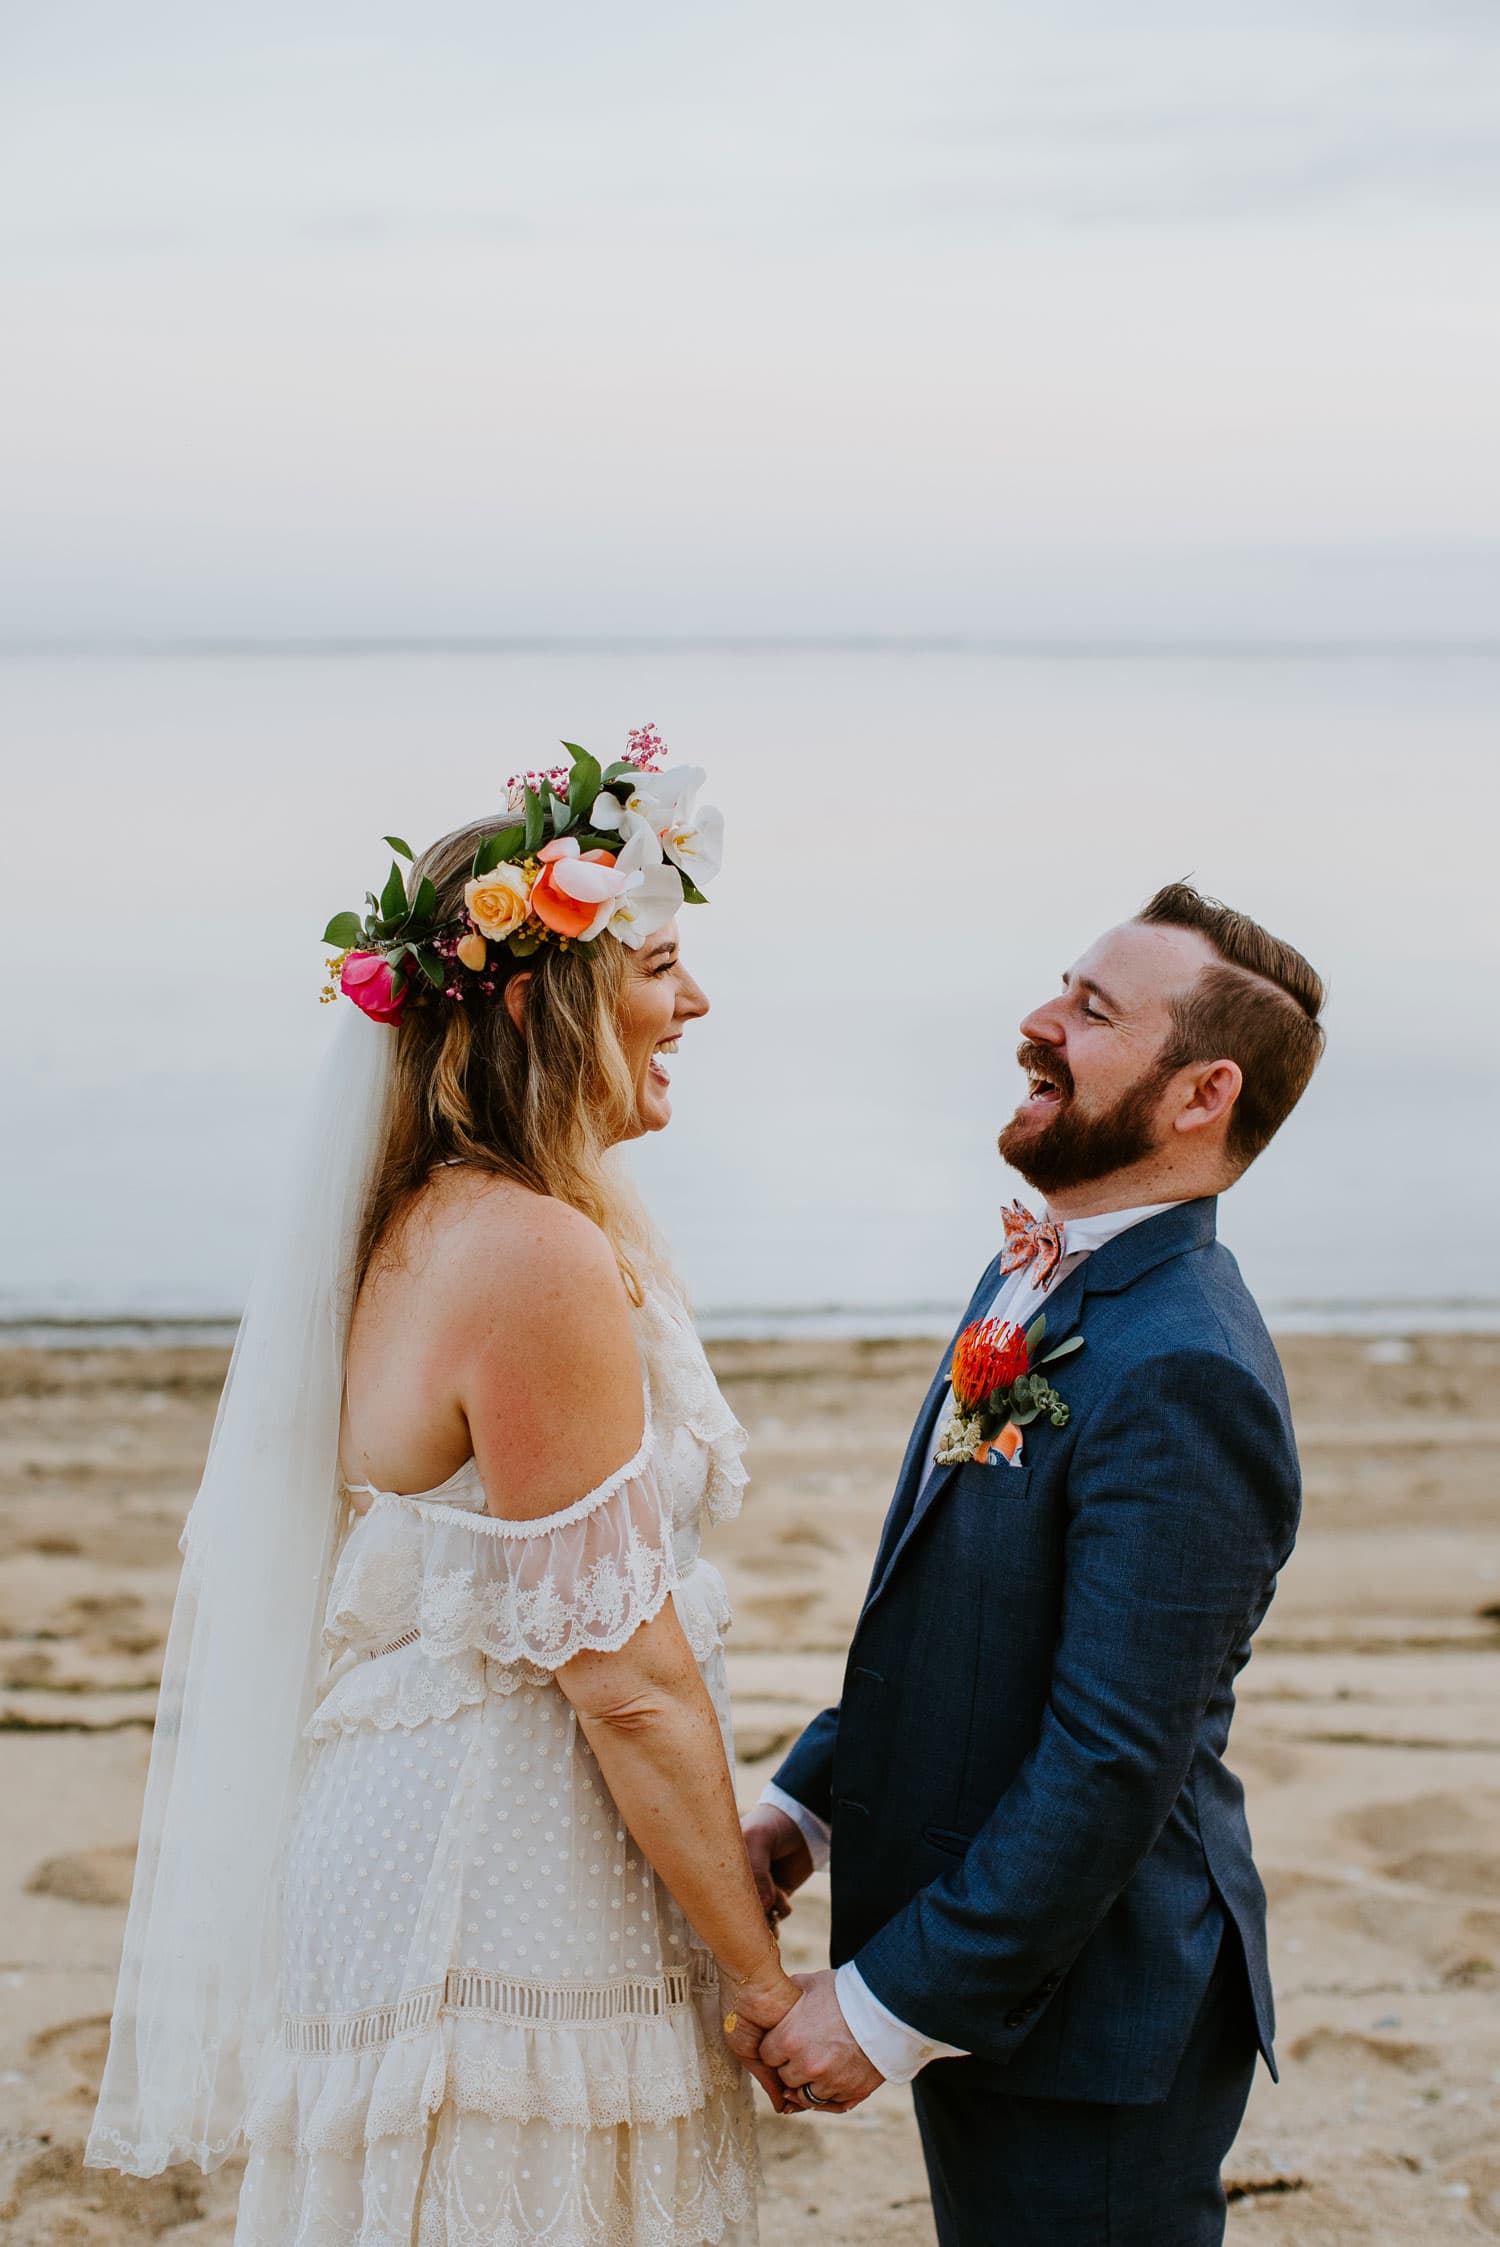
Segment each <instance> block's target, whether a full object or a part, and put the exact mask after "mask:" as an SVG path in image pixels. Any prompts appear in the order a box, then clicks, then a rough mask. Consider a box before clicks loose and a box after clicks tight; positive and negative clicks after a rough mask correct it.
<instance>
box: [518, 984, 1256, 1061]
mask: <svg viewBox="0 0 1500 2247" xmlns="http://www.w3.org/2000/svg"><path fill="white" fill-rule="evenodd" d="M530 990H531V970H530V968H529V967H528V968H523V969H522V970H521V973H520V974H519V975H513V976H512V977H511V979H510V981H509V982H508V983H507V984H506V986H505V991H504V994H503V995H504V999H505V1011H506V1013H507V1014H508V1015H509V1016H510V1018H511V1020H512V1022H514V1024H515V1026H516V1028H517V1029H518V1030H519V1031H520V1033H521V1035H522V1037H523V1038H524V1037H525V1035H526V1001H527V998H528V996H529V994H530ZM1233 1066H1234V1064H1233V1062H1231V1063H1230V1067H1231V1068H1233Z"/></svg>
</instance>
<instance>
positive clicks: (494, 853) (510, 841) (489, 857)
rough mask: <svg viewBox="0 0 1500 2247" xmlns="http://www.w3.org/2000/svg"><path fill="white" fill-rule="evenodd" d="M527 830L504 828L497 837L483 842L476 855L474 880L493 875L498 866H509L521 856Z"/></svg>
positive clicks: (493, 836) (491, 837) (494, 836)
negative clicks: (514, 859)
mask: <svg viewBox="0 0 1500 2247" xmlns="http://www.w3.org/2000/svg"><path fill="white" fill-rule="evenodd" d="M524 841H525V830H524V829H523V828H521V827H502V828H501V829H500V832H499V833H498V834H496V835H491V836H490V837H489V838H488V840H487V841H485V842H482V843H481V844H480V846H479V848H478V850H476V851H475V853H474V879H475V881H476V882H477V881H480V880H481V879H482V878H483V877H484V875H486V874H493V873H494V871H495V868H496V867H497V866H508V865H509V864H510V862H511V860H512V859H513V858H519V857H520V856H521V847H522V844H523V843H524Z"/></svg>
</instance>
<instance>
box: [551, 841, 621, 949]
mask: <svg viewBox="0 0 1500 2247" xmlns="http://www.w3.org/2000/svg"><path fill="white" fill-rule="evenodd" d="M570 842H572V844H573V848H572V849H571V850H569V849H568V847H567V846H568V844H569V843H570ZM541 856H542V860H543V865H542V870H541V872H540V873H539V874H538V876H537V878H536V885H535V887H534V888H533V890H532V892H531V910H532V912H533V913H534V914H535V915H536V917H537V919H538V920H539V921H541V922H542V923H543V925H544V926H545V927H547V928H550V929H551V930H552V931H553V933H554V934H555V935H557V936H571V937H579V936H584V935H586V934H587V933H588V931H589V930H590V929H591V928H592V927H593V925H594V923H595V921H596V920H597V919H598V918H599V909H600V907H601V906H602V905H603V904H604V902H605V900H606V899H607V898H614V897H617V896H618V895H619V894H620V892H621V891H622V890H623V889H624V887H625V884H624V881H623V880H622V879H621V878H620V876H619V875H617V874H616V873H615V872H614V863H615V854H614V852H613V851H612V850H586V851H582V852H580V850H579V848H578V845H577V843H576V841H574V839H573V837H572V836H564V837H563V838H562V839H561V841H559V842H555V843H549V844H548V845H547V847H546V849H545V850H544V851H543V852H542V853H541ZM595 869H596V870H595Z"/></svg>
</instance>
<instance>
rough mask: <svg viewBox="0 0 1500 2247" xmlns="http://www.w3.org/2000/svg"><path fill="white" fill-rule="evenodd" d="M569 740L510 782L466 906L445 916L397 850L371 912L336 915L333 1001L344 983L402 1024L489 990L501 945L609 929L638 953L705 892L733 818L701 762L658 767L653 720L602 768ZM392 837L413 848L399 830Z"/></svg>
mask: <svg viewBox="0 0 1500 2247" xmlns="http://www.w3.org/2000/svg"><path fill="white" fill-rule="evenodd" d="M563 747H564V748H565V749H566V750H567V752H568V755H569V758H570V759H571V763H569V764H566V765H556V766H554V767H553V768H552V769H551V770H550V771H548V772H528V773H523V774H520V775H518V777H517V778H516V779H514V780H513V781H512V782H511V783H510V813H511V816H510V818H509V819H508V820H507V821H506V824H505V825H504V826H503V827H500V828H498V829H497V830H496V832H495V833H494V834H493V835H487V836H486V837H485V839H484V841H483V842H482V843H481V844H480V846H479V848H478V850H477V851H476V852H475V854H474V864H473V868H472V870H471V874H470V878H469V880H468V881H467V882H466V883H465V885H464V909H463V911H462V912H461V913H459V914H457V915H455V916H454V917H453V918H452V919H450V920H445V921H440V920H439V919H438V918H437V892H436V890H435V889H434V888H433V885H432V883H431V881H430V880H429V879H428V877H427V876H426V875H425V874H424V875H423V876H422V878H421V880H420V881H419V882H418V883H417V886H416V889H415V891H414V892H408V889H407V883H406V877H405V875H404V874H403V873H402V871H401V868H400V866H399V865H398V864H397V863H396V862H395V861H394V860H393V861H392V863H391V870H390V874H389V876H388V877H387V879H386V885H385V888H384V889H383V890H382V891H381V893H380V895H379V896H378V897H377V896H376V895H375V893H374V891H373V890H371V891H368V892H367V893H366V898H365V904H366V907H367V910H366V912H365V914H364V915H363V917H361V916H360V915H359V914H358V913H335V914H334V916H333V919H332V920H331V921H330V922H329V924H328V926H327V928H326V929H325V930H324V931H323V941H324V943H325V944H336V945H338V946H339V947H340V950H339V953H338V956H337V957H336V958H335V959H332V960H330V961H329V963H328V973H329V981H328V983H327V984H326V985H325V987H324V990H323V993H322V997H323V1002H324V1004H327V1003H328V1002H329V1001H331V1000H333V999H336V998H337V997H338V995H339V992H340V991H342V992H343V993H344V995H345V997H347V998H350V999H352V1000H353V1001H354V1003H355V1005H356V1006H357V1007H359V1008H361V1009H362V1010H363V1012H364V1013H366V1014H368V1015H370V1016H372V1017H373V1019H374V1020H375V1021H377V1022H395V1021H398V1020H399V1019H400V1016H401V1014H402V1012H403V1010H404V1009H405V1007H406V1006H407V1004H408V1002H409V1001H411V1000H413V999H417V1000H420V999H437V998H444V999H456V1000H459V1001H464V1000H467V999H470V998H490V997H492V996H493V995H494V993H495V992H496V990H497V989H498V988H499V983H498V981H497V977H496V969H497V967H498V965H499V962H498V961H497V960H496V959H495V957H494V948H496V947H499V946H503V947H504V948H505V950H506V951H508V952H509V953H510V954H511V955H512V956H513V957H514V958H517V959H526V958H528V957H529V956H530V954H532V953H533V952H537V951H539V950H540V949H541V947H542V945H543V944H546V943H549V942H555V943H557V944H558V945H559V946H561V947H562V948H564V949H566V948H567V947H568V946H569V945H578V946H584V947H588V946H589V945H592V944H593V943H594V942H595V940H596V939H597V938H598V937H601V936H604V935H606V934H608V935H610V936H613V937H616V938H618V940H619V941H620V943H622V944H628V945H629V946H630V948H631V949H632V951H634V950H636V949H637V948H638V947H639V946H640V945H642V944H644V943H645V941H646V939H647V938H648V937H650V936H654V935H655V934H656V931H657V930H658V929H659V928H662V927H664V926H665V924H666V923H667V922H668V921H669V920H670V919H671V918H672V915H673V914H674V913H675V912H676V911H677V910H678V908H679V906H681V905H684V904H686V905H703V904H706V903H707V900H706V898H705V897H704V895H703V885H704V884H705V883H707V882H711V881H712V880H713V878H714V876H715V875H716V874H717V873H718V871H719V866H720V863H721V861H722V857H723V840H724V820H723V816H722V814H721V813H719V812H717V811H715V810H714V809H713V808H712V807H711V806H710V805H707V804H705V805H704V807H703V809H702V810H701V811H694V809H693V805H694V801H695V799H696V797H697V794H698V790H699V789H700V788H701V787H702V785H703V777H704V776H703V774H702V772H701V771H700V770H699V769H698V768H697V766H695V765H674V766H673V767H672V768H671V770H670V771H667V772H663V771H662V770H661V760H662V758H663V756H664V755H665V746H664V744H663V742H662V738H661V735H660V734H659V733H658V732H657V730H656V728H655V726H637V727H636V728H635V730H634V731H633V732H632V733H631V734H630V735H629V736H628V738H627V741H626V748H625V755H624V756H623V757H622V758H621V759H620V760H619V762H618V763H617V764H612V765H610V766H608V767H607V768H606V769H604V770H603V771H601V770H600V767H599V762H598V759H597V758H595V757H591V756H590V755H589V753H588V751H587V750H586V749H580V748H579V747H578V746H577V744H576V743H575V742H572V741H565V742H564V743H563ZM385 840H386V841H387V843H389V845H390V847H391V849H392V850H393V851H395V852H396V853H397V854H398V855H399V857H401V858H405V859H407V860H410V859H411V856H412V850H411V845H410V844H409V843H404V842H403V841H402V840H401V837H400V836H399V835H387V836H386V838H385ZM335 976H337V978H338V980H337V984H336V985H335V983H334V981H333V978H334V977H335Z"/></svg>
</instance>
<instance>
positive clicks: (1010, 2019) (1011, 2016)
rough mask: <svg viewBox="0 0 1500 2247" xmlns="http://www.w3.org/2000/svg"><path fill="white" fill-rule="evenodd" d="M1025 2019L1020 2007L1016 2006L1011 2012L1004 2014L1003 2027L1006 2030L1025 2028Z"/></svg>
mask: <svg viewBox="0 0 1500 2247" xmlns="http://www.w3.org/2000/svg"><path fill="white" fill-rule="evenodd" d="M1026 2018H1027V2016H1026V2014H1025V2012H1024V2010H1023V2009H1022V2007H1021V2006H1019V2005H1017V2006H1014V2007H1012V2009H1011V2011H1010V2012H1009V2013H1007V2014H1006V2016H1005V2025H1006V2027H1007V2028H1008V2029H1023V2028H1025V2026H1026Z"/></svg>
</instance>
